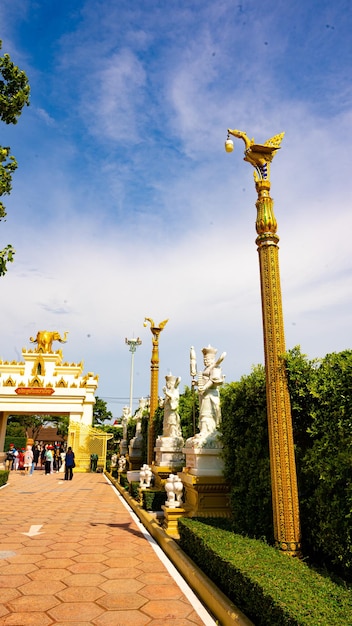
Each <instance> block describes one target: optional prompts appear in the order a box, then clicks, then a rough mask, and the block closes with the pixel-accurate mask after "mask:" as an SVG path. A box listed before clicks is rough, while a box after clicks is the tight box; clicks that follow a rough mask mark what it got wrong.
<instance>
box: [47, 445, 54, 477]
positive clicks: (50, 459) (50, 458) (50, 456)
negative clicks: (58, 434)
mask: <svg viewBox="0 0 352 626" xmlns="http://www.w3.org/2000/svg"><path fill="white" fill-rule="evenodd" d="M52 462H53V453H52V451H51V450H50V447H49V446H46V450H45V475H47V474H51V466H52Z"/></svg>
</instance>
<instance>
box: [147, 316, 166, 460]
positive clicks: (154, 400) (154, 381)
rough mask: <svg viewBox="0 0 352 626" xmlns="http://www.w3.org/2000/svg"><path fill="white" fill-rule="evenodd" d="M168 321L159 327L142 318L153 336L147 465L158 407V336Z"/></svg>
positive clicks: (152, 447)
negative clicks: (148, 325)
mask: <svg viewBox="0 0 352 626" xmlns="http://www.w3.org/2000/svg"><path fill="white" fill-rule="evenodd" d="M168 321H169V320H164V321H163V322H160V324H159V326H156V325H155V324H154V320H152V319H151V318H150V317H145V318H144V326H147V322H149V323H150V330H151V332H152V335H153V339H152V341H153V349H152V358H151V362H150V363H151V365H150V414H149V429H148V458H147V463H148V465H151V464H152V462H153V458H154V413H155V411H156V408H157V406H158V399H159V335H160V333H161V331H162V330H163V328H164V327H165V326H166V324H167V322H168Z"/></svg>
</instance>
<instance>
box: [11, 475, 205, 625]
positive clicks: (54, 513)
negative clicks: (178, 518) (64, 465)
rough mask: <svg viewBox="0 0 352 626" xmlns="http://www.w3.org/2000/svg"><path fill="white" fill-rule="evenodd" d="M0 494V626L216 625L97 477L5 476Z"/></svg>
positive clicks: (118, 500)
mask: <svg viewBox="0 0 352 626" xmlns="http://www.w3.org/2000/svg"><path fill="white" fill-rule="evenodd" d="M0 498H1V511H2V515H1V518H2V519H1V534H0V626H11V625H13V626H51V624H56V625H57V626H70V625H74V626H88V625H90V624H93V625H95V626H125V625H126V626H147V625H148V626H194V625H201V624H207V625H209V626H210V625H211V624H214V622H213V621H212V620H211V619H210V618H209V619H208V618H207V617H205V618H204V621H203V619H201V618H200V617H199V615H198V614H197V613H196V612H195V611H194V607H193V606H192V604H191V603H190V602H189V600H188V599H187V598H186V597H185V595H184V593H183V592H182V591H181V589H180V587H179V586H178V585H177V584H176V582H175V581H174V579H173V578H172V576H171V575H170V574H169V573H168V571H167V569H166V568H165V565H164V564H163V563H162V562H161V561H160V560H159V558H158V556H157V555H156V554H155V552H154V550H153V548H152V547H151V545H150V543H149V542H148V541H147V539H146V538H145V536H144V535H143V534H142V533H141V531H140V529H139V527H138V526H137V524H136V523H135V522H134V520H133V519H132V517H131V515H130V513H129V512H128V511H127V510H126V508H125V507H124V506H123V504H122V503H121V501H120V499H119V498H118V497H117V496H116V493H115V491H114V490H113V489H112V487H111V486H110V485H109V483H108V482H107V481H106V479H105V478H104V476H103V475H102V474H75V475H74V479H73V480H72V482H71V481H69V482H65V481H63V480H62V476H61V475H60V474H52V475H49V476H45V475H44V474H43V473H42V472H41V471H39V470H38V471H36V472H35V473H34V474H33V476H24V475H22V474H21V473H19V472H18V473H16V474H15V473H13V472H12V473H11V475H10V481H9V485H8V486H7V487H5V488H3V489H1V490H0ZM40 525H41V528H40V529H39V533H38V534H36V535H33V536H28V534H26V533H28V532H29V530H30V528H31V526H40Z"/></svg>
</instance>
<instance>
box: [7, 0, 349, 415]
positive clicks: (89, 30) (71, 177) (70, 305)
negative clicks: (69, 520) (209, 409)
mask: <svg viewBox="0 0 352 626" xmlns="http://www.w3.org/2000/svg"><path fill="white" fill-rule="evenodd" d="M351 20H352V6H351V3H350V2H349V1H348V0H346V1H345V0H336V1H335V2H334V3H331V2H325V0H319V1H318V0H312V1H311V2H305V1H304V0H295V1H293V2H290V3H288V2H286V1H284V0H277V1H276V2H273V1H269V0H264V1H263V2H258V1H255V0H249V1H243V2H233V1H230V0H218V1H217V2H216V3H214V2H209V1H208V0H197V1H193V2H192V1H188V2H185V1H181V0H167V1H166V0H164V1H162V0H148V2H141V1H138V0H137V1H135V2H133V3H132V2H130V0H104V1H97V0H86V1H83V0H76V1H72V0H61V2H60V3H51V2H44V0H36V1H32V0H11V3H10V2H3V3H1V5H0V25H1V28H0V39H2V41H3V50H2V51H3V52H9V53H10V54H11V56H12V57H13V60H14V61H15V62H16V64H18V65H19V66H20V67H21V68H23V69H25V71H26V72H27V74H28V77H29V80H30V84H31V106H30V107H29V108H27V109H26V110H25V111H24V112H23V115H22V117H21V118H20V120H19V122H18V124H17V125H16V126H14V127H11V126H9V127H7V126H5V125H2V127H1V129H0V143H1V144H2V145H10V146H11V150H12V153H13V154H14V155H15V156H16V158H17V160H18V163H19V168H18V170H17V172H16V173H15V175H14V180H13V192H12V194H11V196H9V197H8V198H6V199H5V204H6V206H7V210H8V218H7V221H6V223H2V224H1V231H0V232H1V237H0V239H1V241H0V247H4V246H5V245H6V244H7V243H10V242H11V243H12V244H13V246H14V247H15V249H16V257H15V262H14V263H13V264H12V265H10V267H9V271H8V273H7V275H6V276H5V278H3V279H2V280H1V287H2V315H1V318H2V324H1V328H2V332H1V351H0V357H1V358H3V359H4V360H13V359H18V358H19V357H20V353H21V349H22V347H26V348H30V347H31V344H30V342H29V337H30V336H33V335H35V334H36V332H37V330H39V329H57V330H59V331H61V332H63V331H65V330H68V331H69V339H68V342H67V344H66V345H65V346H63V354H64V358H65V360H68V361H70V362H79V361H81V360H83V361H84V364H85V371H93V372H94V373H96V374H99V388H98V395H99V396H100V397H103V398H106V399H109V400H108V405H109V408H110V409H111V410H112V412H113V414H114V416H115V417H118V416H120V415H121V414H122V407H123V406H124V404H128V396H129V384H130V352H129V351H128V347H127V346H126V345H125V343H124V340H125V337H129V338H130V337H132V336H133V335H139V336H140V338H141V339H142V342H143V343H142V345H141V346H140V347H139V348H138V350H137V353H136V356H135V362H134V370H135V376H134V396H135V397H136V398H138V397H140V396H142V395H144V396H146V395H148V394H149V390H150V356H151V333H150V330H149V328H144V327H143V321H144V317H152V318H153V319H154V320H155V321H156V322H160V321H162V320H164V319H165V318H169V322H168V324H167V326H166V327H165V330H164V331H163V333H162V334H161V336H160V391H161V387H162V385H163V383H164V376H165V375H166V374H168V373H169V372H170V371H171V372H172V373H173V374H175V375H177V376H181V377H182V383H181V388H182V387H183V385H185V384H190V378H189V348H190V346H191V345H194V346H195V348H196V351H197V354H198V362H199V366H200V365H201V349H202V347H203V346H205V345H208V344H209V343H211V344H212V345H214V346H216V347H217V348H218V350H219V353H221V352H223V351H226V352H227V357H226V359H225V361H224V363H223V371H224V373H225V374H226V379H227V381H229V382H230V381H232V380H238V379H239V378H240V377H241V376H242V375H243V374H247V373H249V372H250V370H251V366H252V365H253V364H257V363H262V362H263V338H262V322H261V304H260V292H259V289H260V287H259V266H258V255H257V251H256V245H255V237H256V233H255V228H254V223H255V216H256V210H255V200H256V193H255V189H254V184H253V173H252V168H251V166H250V165H249V164H248V163H244V162H243V148H244V144H243V143H242V142H241V141H237V142H236V143H235V151H234V153H233V154H231V155H228V154H226V153H225V151H224V140H225V139H226V130H227V128H228V127H230V128H240V129H241V130H244V131H246V132H247V133H248V135H249V136H251V137H252V136H253V137H254V138H255V140H256V141H257V142H259V143H261V142H263V141H265V140H267V139H268V138H269V137H271V136H272V135H275V134H277V133H279V132H282V131H285V138H284V140H283V143H282V149H281V150H280V152H279V153H278V154H277V156H276V157H275V160H274V162H273V165H272V172H271V180H272V197H273V198H274V201H275V214H276V217H277V221H278V234H279V236H280V244H279V245H280V269H281V283H282V292H283V308H284V318H285V333H286V345H287V348H292V347H294V346H295V345H298V344H299V345H300V346H301V349H302V351H303V352H305V353H307V354H308V355H309V356H310V357H311V358H314V357H321V356H324V355H325V354H326V353H328V352H333V351H340V350H343V349H346V348H351V321H352V320H351V310H352V285H351V254H350V249H351V244H350V231H351V221H352V219H351V205H352V203H351V185H350V173H349V169H350V168H349V161H350V154H349V151H350V146H351V143H352V142H351V139H352V131H351V121H352V115H351V113H352V88H351V70H352V43H351V36H350V26H351V23H352V22H351ZM54 347H56V348H59V347H61V346H60V344H57V345H56V346H54ZM136 406H137V400H136V401H135V403H134V408H135V407H136Z"/></svg>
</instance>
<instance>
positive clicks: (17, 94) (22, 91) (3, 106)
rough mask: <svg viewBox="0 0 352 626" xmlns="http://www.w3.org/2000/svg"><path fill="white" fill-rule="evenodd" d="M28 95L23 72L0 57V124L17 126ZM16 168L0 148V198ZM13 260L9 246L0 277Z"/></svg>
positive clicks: (2, 212) (0, 259) (0, 255)
mask: <svg viewBox="0 0 352 626" xmlns="http://www.w3.org/2000/svg"><path fill="white" fill-rule="evenodd" d="M1 48H2V42H1V41H0V49H1ZM29 93H30V87H29V83H28V78H27V76H26V74H25V72H24V71H23V70H20V69H19V68H18V67H17V66H16V65H15V64H14V63H13V62H12V60H11V57H10V56H9V55H8V54H4V55H3V56H2V57H0V120H1V121H2V122H5V124H17V121H18V118H19V117H20V115H21V113H22V109H23V107H24V106H27V105H28V104H29ZM16 168H17V161H16V159H15V157H14V156H12V155H11V154H10V148H9V147H2V146H0V196H4V195H8V194H9V193H10V192H11V189H12V174H13V172H14V171H15V170H16ZM5 217H6V208H5V205H4V203H3V202H2V201H1V200H0V221H1V220H2V219H5ZM13 257H14V250H13V248H12V246H11V245H10V244H8V245H7V246H6V247H5V248H4V249H3V250H1V251H0V276H3V275H4V274H5V273H6V270H7V263H8V262H12V261H13Z"/></svg>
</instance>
